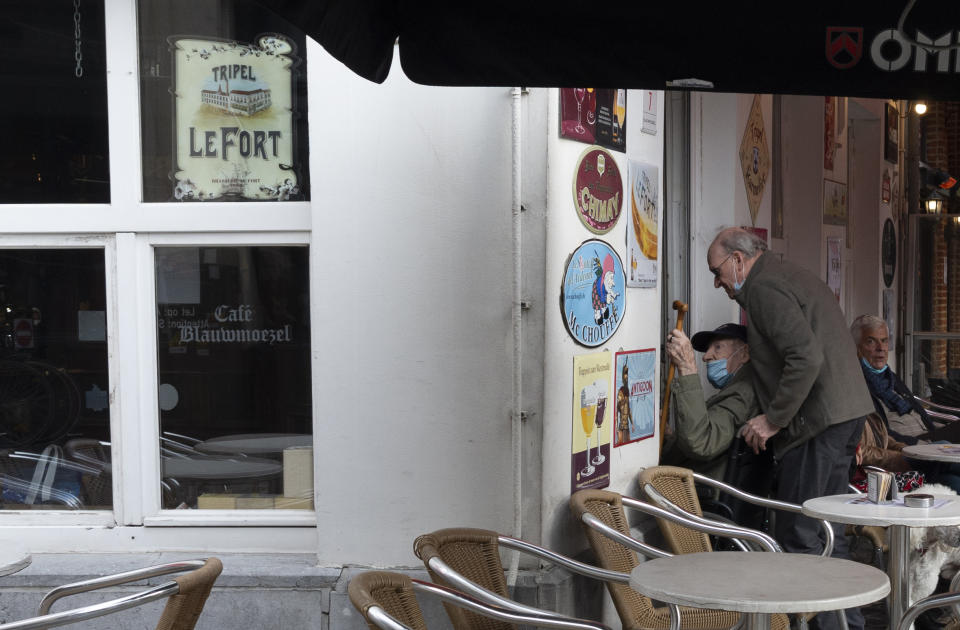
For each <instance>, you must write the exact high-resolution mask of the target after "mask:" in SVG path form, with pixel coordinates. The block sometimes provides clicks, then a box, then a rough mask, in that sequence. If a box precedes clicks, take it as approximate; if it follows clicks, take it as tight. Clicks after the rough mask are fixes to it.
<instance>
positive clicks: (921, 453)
mask: <svg viewBox="0 0 960 630" xmlns="http://www.w3.org/2000/svg"><path fill="white" fill-rule="evenodd" d="M903 455H904V457H910V458H912V459H925V460H930V461H936V462H960V444H914V445H912V446H905V447H904V448H903Z"/></svg>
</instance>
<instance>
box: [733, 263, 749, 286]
mask: <svg viewBox="0 0 960 630" xmlns="http://www.w3.org/2000/svg"><path fill="white" fill-rule="evenodd" d="M733 261H734V262H736V261H737V260H736V258H734V260H733ZM744 280H746V278H744ZM742 288H743V283H742V282H739V281H737V268H736V267H734V268H733V290H734V291H738V292H739V291H740V289H742Z"/></svg>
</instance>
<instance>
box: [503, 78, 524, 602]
mask: <svg viewBox="0 0 960 630" xmlns="http://www.w3.org/2000/svg"><path fill="white" fill-rule="evenodd" d="M522 94H523V91H522V90H521V89H520V88H519V87H515V88H513V89H512V90H511V91H510V98H511V114H512V122H511V126H510V130H511V163H512V167H513V181H512V184H513V199H512V215H513V315H512V319H513V409H512V413H511V416H512V418H511V429H512V437H511V442H512V447H513V448H512V455H513V536H514V538H522V536H521V534H522V526H523V512H522V510H523V494H522V492H523V491H522V485H521V481H522V478H521V471H522V464H523V443H522V438H523V430H522V422H523V419H522V415H521V413H522V399H521V393H522V386H523V375H522V373H521V369H522V367H523V347H522V342H523V321H522V318H523V312H522V311H523V308H522V304H521V302H522V300H523V297H522V286H521V284H522V276H521V273H520V272H521V255H522V240H521V236H522V232H521V228H522V226H521V223H520V212H521V208H520V197H521V193H522V192H523V182H522V181H521V179H520V176H521V168H520V167H521V157H522V153H521V151H520V149H521V146H520V126H521V113H522V111H523V105H522V102H521V95H522ZM519 565H520V553H519V552H518V551H511V552H510V563H509V569H508V571H507V585H508V586H510V587H511V588H512V587H513V585H514V584H516V581H517V569H518V567H519Z"/></svg>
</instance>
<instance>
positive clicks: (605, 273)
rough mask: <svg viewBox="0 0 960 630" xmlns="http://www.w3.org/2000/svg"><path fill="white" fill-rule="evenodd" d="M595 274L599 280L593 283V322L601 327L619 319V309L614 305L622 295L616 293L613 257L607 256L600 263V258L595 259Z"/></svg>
mask: <svg viewBox="0 0 960 630" xmlns="http://www.w3.org/2000/svg"><path fill="white" fill-rule="evenodd" d="M593 273H594V275H596V277H597V279H596V280H595V281H594V283H593V292H592V296H593V321H595V322H596V323H597V325H598V326H599V325H600V324H602V323H603V322H605V321H607V320H608V319H610V317H611V315H612V316H613V319H614V320H616V319H617V307H616V305H615V304H614V303H613V301H614V300H616V299H617V296H619V295H620V294H619V293H617V292H616V291H614V290H613V289H614V287H615V286H616V283H615V281H614V273H613V256H611V255H610V254H607V255H606V257H605V258H604V259H603V263H602V264H601V263H600V258H599V257H594V259H593Z"/></svg>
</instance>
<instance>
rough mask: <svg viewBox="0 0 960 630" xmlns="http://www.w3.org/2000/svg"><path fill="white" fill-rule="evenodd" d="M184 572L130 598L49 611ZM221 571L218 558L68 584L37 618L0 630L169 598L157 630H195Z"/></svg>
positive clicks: (24, 629) (21, 629)
mask: <svg viewBox="0 0 960 630" xmlns="http://www.w3.org/2000/svg"><path fill="white" fill-rule="evenodd" d="M184 571H189V572H188V573H185V574H183V575H179V576H177V577H176V578H173V580H171V581H169V582H164V583H161V584H159V585H156V586H152V587H149V588H147V589H146V590H143V591H139V592H136V593H133V594H131V595H125V596H123V597H119V598H116V599H112V600H109V601H106V602H102V603H99V604H94V605H91V606H84V607H82V608H73V609H69V610H65V611H61V612H56V613H52V612H50V608H51V607H52V606H53V604H54V603H55V602H56V601H58V600H60V599H61V598H64V597H67V596H70V595H75V594H77V593H86V592H89V591H95V590H99V589H102V588H107V587H111V586H117V585H120V584H127V583H129V582H137V581H140V580H144V579H147V578H151V577H156V576H160V575H169V574H171V573H182V572H184ZM221 571H223V565H222V564H221V562H220V560H219V559H217V558H206V559H205V560H188V561H185V562H170V563H166V564H161V565H156V566H152V567H147V568H144V569H137V570H134V571H127V572H125V573H118V574H114V575H107V576H104V577H99V578H94V579H91V580H85V581H83V582H75V583H72V584H66V585H64V586H60V587H57V588H55V589H53V590H52V591H50V592H49V593H47V594H46V596H44V598H43V600H41V602H40V610H39V615H38V616H37V617H32V618H30V619H23V620H20V621H13V622H10V623H5V624H0V630H33V629H39V628H52V627H56V626H63V625H67V624H72V623H77V622H79V621H83V620H86V619H93V618H96V617H103V616H105V615H109V614H113V613H117V612H120V611H122V610H128V609H130V608H134V607H136V606H140V605H143V604H146V603H149V602H153V601H157V600H159V599H165V598H166V599H167V605H166V607H165V608H164V609H163V612H162V614H161V615H160V620H159V622H158V623H157V626H156V628H157V630H193V628H194V626H195V625H196V623H197V619H198V618H199V617H200V613H201V612H202V611H203V606H204V604H205V603H206V601H207V597H208V596H209V595H210V591H211V589H212V588H213V583H214V582H215V581H216V579H217V577H218V576H219V575H220V573H221Z"/></svg>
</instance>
